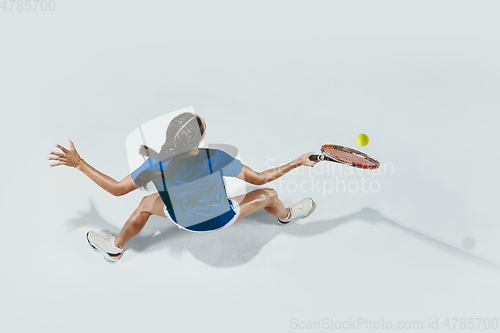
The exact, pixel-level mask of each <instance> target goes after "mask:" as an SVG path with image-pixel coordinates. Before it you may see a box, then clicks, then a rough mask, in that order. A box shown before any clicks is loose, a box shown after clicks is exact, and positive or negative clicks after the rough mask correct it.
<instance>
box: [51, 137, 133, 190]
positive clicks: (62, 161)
mask: <svg viewBox="0 0 500 333" xmlns="http://www.w3.org/2000/svg"><path fill="white" fill-rule="evenodd" d="M56 146H57V147H58V148H59V149H61V151H62V153H56V152H50V153H51V154H52V155H54V156H51V157H49V160H56V161H58V162H57V163H54V164H51V165H50V166H51V167H53V166H57V165H66V166H69V167H74V168H76V169H78V170H80V171H82V172H83V173H84V174H85V175H87V176H88V177H89V178H90V179H92V180H93V181H94V182H95V183H96V184H97V185H99V186H100V187H102V188H103V189H104V190H106V191H107V192H109V193H111V194H112V195H114V196H121V195H124V194H127V193H129V192H131V191H133V190H135V189H136V188H137V187H136V186H135V183H134V181H133V180H132V177H131V176H130V175H128V176H126V177H125V178H123V180H122V181H120V182H117V181H116V180H114V179H113V178H111V177H109V176H108V175H105V174H103V173H102V172H100V171H99V170H97V169H95V168H93V167H92V166H91V165H90V164H88V163H87V162H86V161H85V160H84V159H83V158H81V157H80V155H79V154H78V152H77V151H76V149H75V146H74V144H73V142H72V141H71V140H69V146H70V149H66V148H64V147H63V146H61V145H56Z"/></svg>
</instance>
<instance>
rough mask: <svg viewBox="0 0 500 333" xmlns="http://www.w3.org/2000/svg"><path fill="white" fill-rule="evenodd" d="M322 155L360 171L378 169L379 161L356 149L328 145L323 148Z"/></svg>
mask: <svg viewBox="0 0 500 333" xmlns="http://www.w3.org/2000/svg"><path fill="white" fill-rule="evenodd" d="M321 153H322V154H323V155H324V156H325V157H326V158H328V159H330V160H333V161H335V162H338V163H342V164H348V165H350V166H352V167H355V168H360V169H370V170H373V169H377V168H378V167H380V163H379V161H377V160H376V159H374V158H372V157H370V156H368V155H367V154H365V153H363V152H360V151H358V150H356V149H352V148H348V147H344V146H339V145H332V144H326V145H323V146H321Z"/></svg>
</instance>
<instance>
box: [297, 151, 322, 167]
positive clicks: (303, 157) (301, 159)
mask: <svg viewBox="0 0 500 333" xmlns="http://www.w3.org/2000/svg"><path fill="white" fill-rule="evenodd" d="M314 154H315V153H314V152H313V151H312V152H310V153H305V154H304V155H301V156H300V157H299V158H298V159H297V161H298V162H299V164H300V165H304V166H310V167H313V166H315V165H316V163H318V162H320V161H319V160H315V161H311V160H310V159H309V156H311V155H314Z"/></svg>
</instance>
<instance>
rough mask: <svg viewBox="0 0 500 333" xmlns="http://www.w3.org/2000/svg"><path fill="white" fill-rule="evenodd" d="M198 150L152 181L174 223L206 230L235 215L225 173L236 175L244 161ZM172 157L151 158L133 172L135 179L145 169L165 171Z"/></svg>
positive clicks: (217, 151)
mask: <svg viewBox="0 0 500 333" xmlns="http://www.w3.org/2000/svg"><path fill="white" fill-rule="evenodd" d="M199 151H200V152H199V153H198V154H197V155H195V156H192V157H190V158H187V159H184V160H180V161H177V162H176V163H175V164H174V167H173V168H172V169H171V170H170V171H169V172H168V173H163V177H160V178H158V179H156V180H153V184H154V185H155V187H156V189H157V190H158V193H159V194H160V196H161V198H162V200H163V202H164V203H165V205H166V207H167V211H168V213H169V215H170V217H171V218H172V220H173V221H174V222H176V223H177V224H179V225H180V226H182V227H184V228H186V229H189V230H193V231H206V230H212V229H217V228H220V227H222V226H224V225H225V224H226V223H227V222H229V221H230V220H231V219H232V218H233V217H234V215H235V212H234V211H233V210H232V209H231V206H230V201H229V199H228V197H227V193H226V188H225V185H224V180H223V178H222V176H226V177H236V176H237V175H238V174H239V173H240V172H241V170H242V164H241V162H240V161H239V160H237V159H235V158H233V157H232V156H231V155H229V154H227V153H226V152H224V151H222V150H219V149H205V148H199ZM169 159H170V154H167V156H166V158H165V159H164V160H162V161H159V160H157V159H156V158H153V157H149V158H148V159H147V160H146V161H144V163H143V164H142V165H141V166H140V167H139V168H137V169H136V170H134V171H133V172H132V173H131V177H132V179H133V180H134V182H135V179H136V178H137V175H138V174H139V173H140V172H142V171H146V170H152V171H163V170H165V169H166V168H167V165H168V161H169ZM163 182H165V186H164V185H163Z"/></svg>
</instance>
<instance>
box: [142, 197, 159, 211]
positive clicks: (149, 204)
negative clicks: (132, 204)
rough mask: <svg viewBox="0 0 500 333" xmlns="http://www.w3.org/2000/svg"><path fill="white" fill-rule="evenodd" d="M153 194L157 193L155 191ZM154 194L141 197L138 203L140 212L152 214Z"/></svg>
mask: <svg viewBox="0 0 500 333" xmlns="http://www.w3.org/2000/svg"><path fill="white" fill-rule="evenodd" d="M155 194H157V193H155ZM155 194H151V195H148V196H145V197H143V198H142V199H141V203H140V204H139V211H140V212H141V213H149V214H152V213H151V211H152V208H153V205H154V202H155V200H156V196H155Z"/></svg>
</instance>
